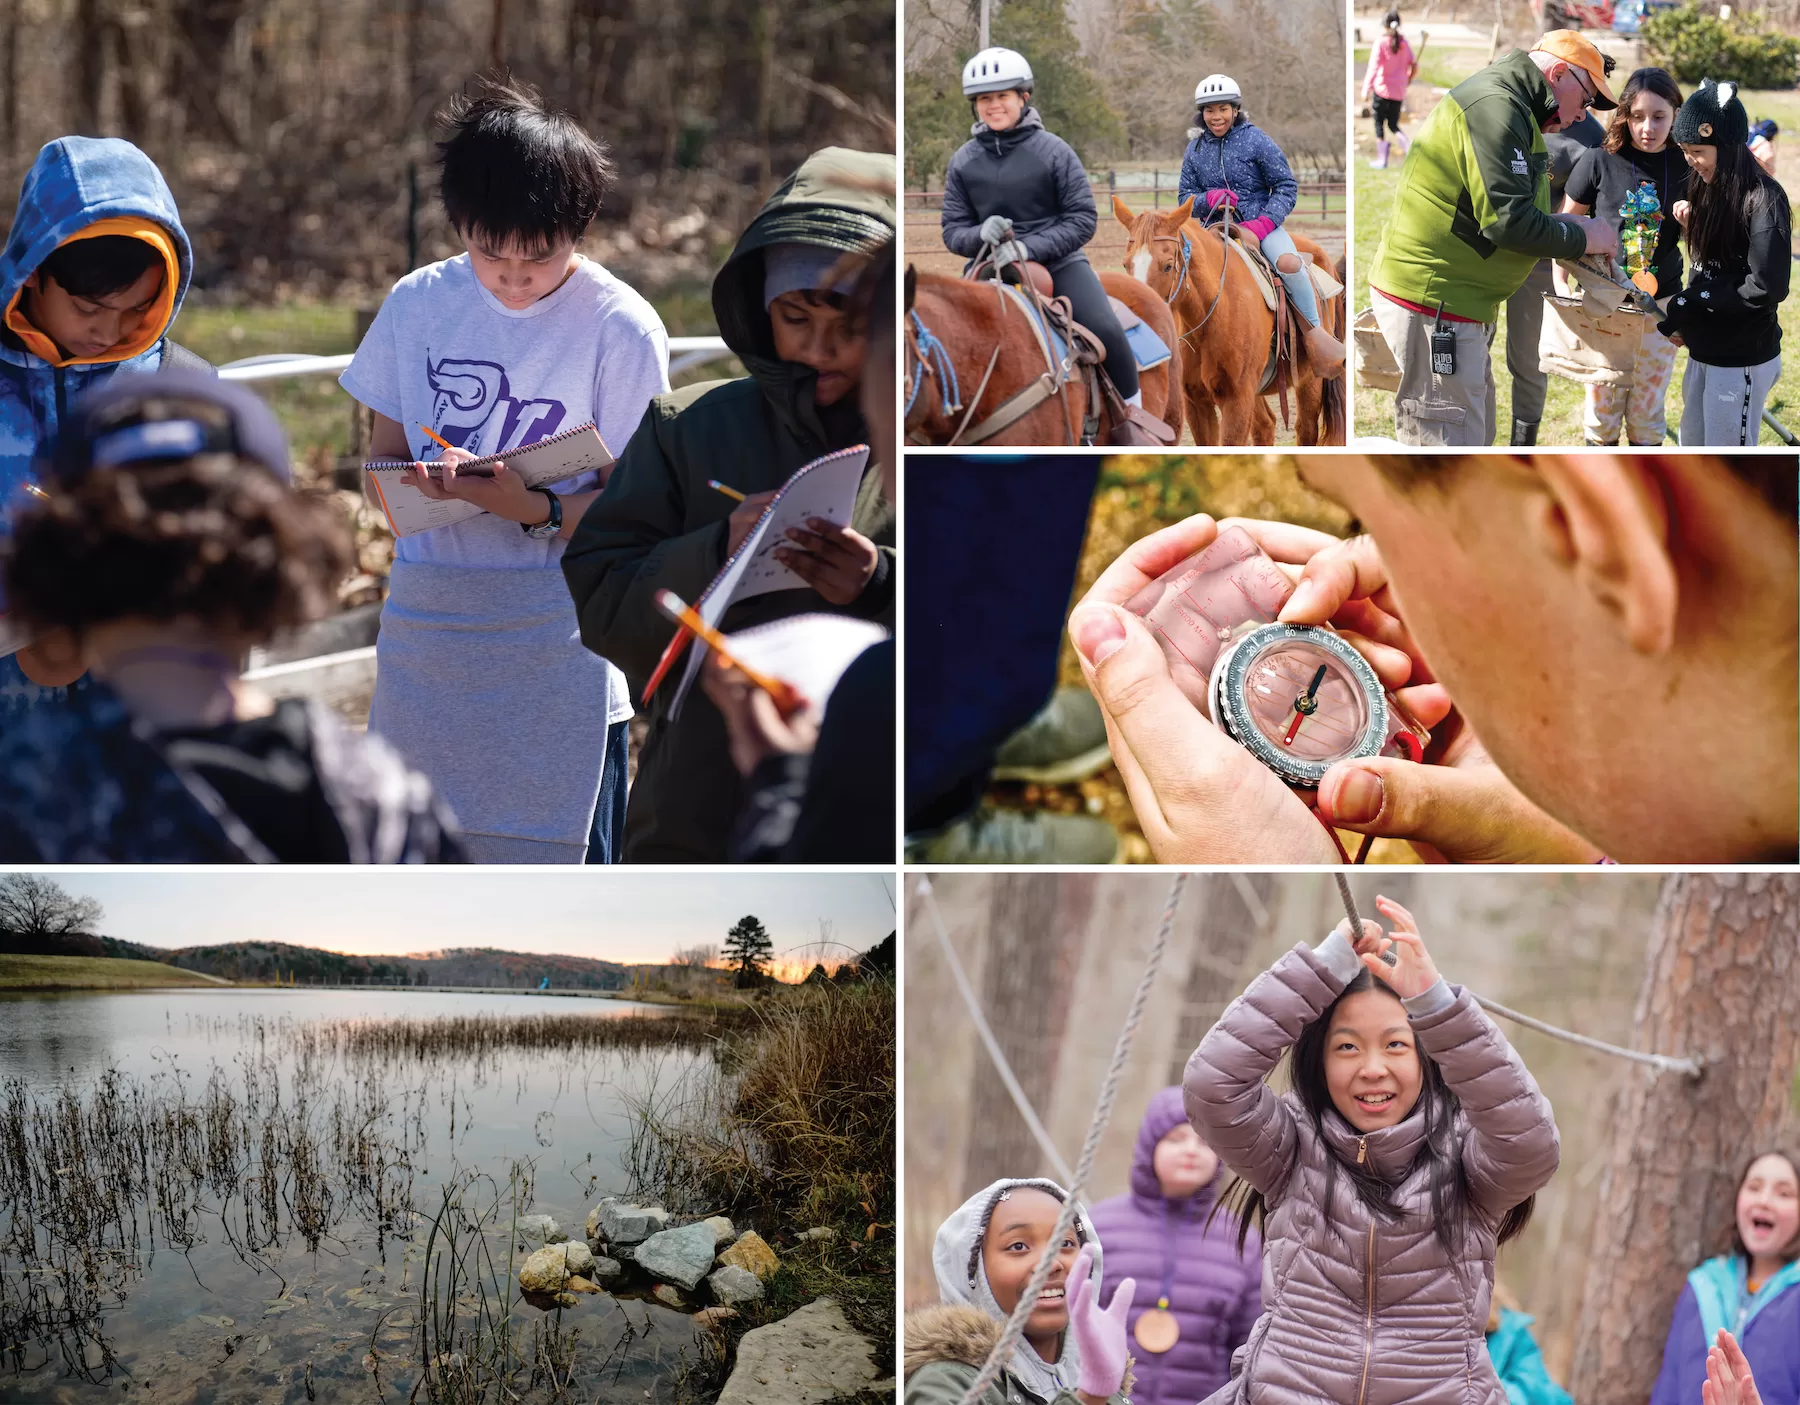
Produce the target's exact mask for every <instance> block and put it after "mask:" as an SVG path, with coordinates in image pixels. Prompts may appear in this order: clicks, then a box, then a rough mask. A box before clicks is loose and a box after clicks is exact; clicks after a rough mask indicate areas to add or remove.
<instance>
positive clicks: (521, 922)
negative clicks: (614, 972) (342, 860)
mask: <svg viewBox="0 0 1800 1405" xmlns="http://www.w3.org/2000/svg"><path fill="white" fill-rule="evenodd" d="M53 876H54V878H55V880H56V882H58V883H60V884H61V885H62V886H63V887H64V888H66V889H67V890H68V891H69V892H71V893H75V894H78V895H81V896H86V897H93V898H95V899H96V900H98V901H99V903H100V905H101V906H102V907H103V908H104V909H105V916H104V918H103V919H102V920H101V921H100V922H99V923H98V924H96V930H98V931H99V932H101V933H102V934H104V935H106V936H110V937H121V938H124V939H125V940H127V941H134V942H142V943H144V944H145V945H146V946H157V947H178V946H207V945H212V944H214V943H218V942H233V941H271V942H291V943H293V944H295V945H297V946H315V947H325V948H328V949H329V950H332V951H344V952H353V953H357V954H360V955H368V956H374V955H383V956H397V955H404V954H406V953H408V952H418V951H438V950H442V949H444V948H447V947H458V946H486V947H499V948H502V949H504V950H507V951H530V952H540V953H556V954H561V955H568V956H589V957H596V958H599V959H602V960H607V961H625V962H634V961H641V962H661V961H666V960H667V959H668V958H669V956H670V954H671V953H673V952H674V951H676V950H678V949H680V948H682V947H688V946H694V945H698V944H701V943H710V944H717V943H720V942H722V941H724V939H725V932H726V930H727V929H728V928H729V927H730V926H731V925H732V924H733V923H734V922H736V921H737V920H738V918H740V917H743V916H745V915H747V914H749V915H754V916H756V917H758V918H760V919H761V920H762V924H763V926H765V927H766V928H768V929H769V933H770V935H771V936H772V937H773V938H774V941H775V953H776V958H777V960H780V959H781V958H782V957H783V955H784V954H785V953H792V952H795V951H797V950H800V949H810V948H814V947H816V946H817V944H818V942H819V935H820V933H819V923H820V921H821V919H823V920H825V921H828V922H831V923H833V924H834V926H835V930H834V932H833V933H832V937H833V940H835V941H837V942H841V943H843V944H844V946H846V947H849V948H851V949H853V950H854V951H865V950H867V949H868V948H869V947H871V946H873V945H874V944H875V943H876V942H878V941H880V940H881V939H882V938H883V937H885V936H886V935H887V934H888V933H889V932H891V931H893V930H894V928H895V926H896V925H897V923H896V921H895V916H894V904H893V900H892V894H893V884H894V880H893V877H892V876H891V875H888V874H866V873H865V874H808V873H790V874H765V873H745V872H741V871H739V872H727V873H704V872H702V873H696V872H693V871H691V870H690V871H682V872H674V871H671V872H667V873H645V872H632V873H620V872H616V871H614V872H608V871H605V870H600V869H580V868H568V869H556V870H538V871H535V872H530V873H519V872H507V871H500V870H495V869H492V868H468V869H457V868H419V869H384V870H379V871H376V870H358V869H339V870H335V871H332V872H310V873H302V872H297V871H294V870H291V869H263V870H257V871H251V872H214V873H170V872H167V871H157V870H143V869H136V870H124V871H113V872H102V873H87V872H69V873H59V874H55V875H53ZM819 954H822V955H824V956H825V957H826V959H827V960H828V961H829V960H831V959H832V955H833V953H832V952H830V951H826V952H822V953H819ZM835 954H836V957H837V958H838V959H844V958H846V957H848V956H849V955H850V952H848V951H843V950H839V951H837V952H836V953H835ZM789 959H792V958H791V957H790V958H789Z"/></svg>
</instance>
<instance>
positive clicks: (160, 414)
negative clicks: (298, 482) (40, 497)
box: [44, 371, 293, 483]
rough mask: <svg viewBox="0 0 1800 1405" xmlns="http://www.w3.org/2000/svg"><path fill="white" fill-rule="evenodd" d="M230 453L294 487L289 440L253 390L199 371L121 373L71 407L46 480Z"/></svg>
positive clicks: (50, 456) (58, 434)
mask: <svg viewBox="0 0 1800 1405" xmlns="http://www.w3.org/2000/svg"><path fill="white" fill-rule="evenodd" d="M196 454H234V455H236V456H237V457H238V458H241V459H247V460H249V461H250V462H252V463H258V464H261V465H262V466H263V467H264V468H266V469H268V470H269V472H270V473H272V474H274V475H275V476H276V477H277V478H278V479H280V480H281V481H282V482H283V483H291V482H293V470H292V468H291V467H290V466H289V464H288V452H287V436H286V435H285V434H283V433H282V432H281V425H280V423H279V422H278V421H277V420H276V418H275V415H274V413H273V412H272V411H271V410H270V409H269V407H268V406H267V405H265V404H264V403H263V402H262V400H261V399H260V398H259V397H258V396H257V395H256V394H255V392H253V391H249V390H245V389H244V388H243V387H242V386H238V385H233V384H232V383H231V382H229V381H222V380H219V379H218V378H217V377H215V376H210V375H207V374H206V373H205V372H204V371H157V372H155V373H153V374H149V375H140V374H133V373H122V374H119V375H115V376H112V377H110V378H109V379H108V380H107V381H106V383H105V384H103V385H101V386H99V387H98V388H96V389H95V390H92V391H90V392H89V393H88V394H86V395H83V396H82V397H81V398H80V399H79V400H77V401H76V402H75V403H74V404H73V405H72V406H70V408H69V413H68V414H67V415H66V416H65V417H64V419H63V422H62V425H61V427H60V429H59V431H58V433H57V436H56V442H55V443H54V445H52V447H51V450H50V455H49V459H48V462H47V463H46V464H45V465H44V468H45V471H46V475H47V476H49V477H53V478H59V479H61V480H63V481H64V482H70V481H73V480H74V479H76V478H79V477H80V476H81V475H82V474H84V473H86V472H88V471H89V470H90V469H95V468H116V467H118V466H119V465H121V464H137V463H169V462H173V461H177V460H180V459H191V458H193V457H194V456H195V455H196Z"/></svg>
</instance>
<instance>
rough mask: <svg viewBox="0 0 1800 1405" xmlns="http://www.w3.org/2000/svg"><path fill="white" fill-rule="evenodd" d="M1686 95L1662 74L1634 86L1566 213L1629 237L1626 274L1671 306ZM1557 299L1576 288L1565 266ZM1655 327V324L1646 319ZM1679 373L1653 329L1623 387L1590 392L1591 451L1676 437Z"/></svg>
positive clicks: (1572, 176) (1637, 78) (1644, 74)
mask: <svg viewBox="0 0 1800 1405" xmlns="http://www.w3.org/2000/svg"><path fill="white" fill-rule="evenodd" d="M1680 108H1681V89H1679V88H1678V87H1676V86H1675V80H1674V79H1673V78H1671V77H1670V76H1669V75H1668V74H1667V73H1665V72H1664V71H1663V70H1662V69H1660V68H1640V69H1638V70H1637V72H1635V73H1633V74H1632V75H1631V77H1630V78H1629V79H1627V80H1626V82H1625V88H1624V91H1623V92H1621V93H1620V94H1619V105H1618V107H1616V108H1615V109H1614V110H1613V114H1612V121H1611V123H1610V124H1609V125H1608V126H1607V129H1606V137H1605V139H1604V140H1603V141H1602V142H1601V144H1600V145H1599V146H1597V147H1594V148H1593V149H1591V150H1590V151H1587V152H1586V153H1584V154H1583V155H1582V157H1581V159H1580V160H1579V161H1577V162H1576V163H1575V169H1574V170H1573V171H1571V172H1570V173H1569V183H1568V185H1567V186H1565V187H1564V190H1563V212H1564V213H1565V214H1575V215H1586V214H1593V215H1597V216H1598V217H1599V218H1601V219H1603V220H1605V221H1606V222H1607V223H1609V224H1610V225H1612V227H1613V228H1614V229H1616V230H1617V231H1618V232H1619V248H1620V266H1621V268H1622V271H1623V272H1624V273H1625V274H1626V276H1628V277H1629V278H1630V279H1631V280H1632V282H1634V283H1636V284H1637V285H1638V286H1639V287H1640V288H1643V289H1644V290H1645V291H1646V292H1648V293H1650V294H1651V296H1653V297H1654V298H1655V299H1656V300H1657V301H1658V302H1660V303H1665V304H1666V303H1667V302H1668V300H1669V299H1670V298H1671V297H1673V296H1674V295H1675V294H1676V293H1677V292H1678V291H1679V290H1680V288H1681V273H1682V268H1681V226H1680V225H1678V224H1677V223H1676V222H1675V219H1674V218H1673V212H1674V209H1675V202H1676V201H1678V200H1685V199H1686V198H1687V176H1688V167H1687V162H1686V160H1685V159H1683V157H1682V155H1681V152H1680V151H1679V150H1677V149H1676V146H1675V143H1674V141H1672V140H1671V139H1670V136H1669V133H1670V129H1671V128H1672V127H1673V126H1674V123H1675V114H1676V112H1677V111H1679V110H1680ZM1552 276H1553V280H1554V281H1555V283H1556V285H1557V291H1558V292H1561V293H1564V294H1565V295H1566V294H1567V293H1568V291H1569V289H1568V279H1567V277H1566V276H1565V275H1564V274H1563V272H1562V269H1561V268H1560V266H1559V267H1557V268H1556V269H1555V271H1554V273H1553V275H1552ZM1643 320H1644V321H1645V322H1646V324H1648V322H1649V321H1650V319H1648V318H1645V319H1643ZM1674 372H1675V345H1674V343H1673V342H1671V341H1670V340H1669V339H1668V338H1667V337H1665V336H1663V335H1662V334H1661V333H1660V332H1658V331H1657V330H1656V328H1655V327H1654V326H1650V325H1646V326H1645V328H1644V334H1643V340H1642V341H1641V342H1639V344H1638V352H1637V356H1636V358H1635V359H1634V360H1633V362H1632V366H1631V372H1630V374H1629V375H1628V376H1627V377H1626V379H1624V380H1623V381H1621V382H1620V383H1619V384H1617V385H1590V386H1588V388H1587V404H1586V406H1585V407H1584V409H1583V411H1582V416H1581V425H1582V434H1583V435H1584V436H1585V438H1586V440H1587V442H1588V443H1589V444H1617V443H1618V442H1619V429H1620V426H1621V425H1623V427H1624V429H1625V438H1626V441H1627V442H1628V443H1630V444H1634V445H1646V444H1660V443H1662V442H1663V438H1664V436H1665V435H1666V434H1667V432H1668V426H1667V422H1666V420H1665V417H1664V413H1663V400H1664V398H1665V397H1666V396H1667V394H1668V390H1669V381H1670V379H1671V378H1672V377H1673V375H1674Z"/></svg>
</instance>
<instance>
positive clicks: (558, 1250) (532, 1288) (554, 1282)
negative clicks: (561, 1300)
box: [519, 1244, 569, 1293]
mask: <svg viewBox="0 0 1800 1405" xmlns="http://www.w3.org/2000/svg"><path fill="white" fill-rule="evenodd" d="M568 1276H569V1261H568V1256H567V1255H566V1253H565V1252H564V1246H563V1245H561V1244H547V1245H545V1246H544V1247H543V1248H542V1249H538V1250H536V1251H534V1252H533V1253H532V1254H531V1256H530V1257H528V1258H527V1259H526V1260H525V1262H524V1263H523V1264H521V1265H520V1266H519V1288H520V1290H521V1291H523V1292H526V1293H557V1292H561V1291H562V1285H563V1282H564V1280H566V1279H567V1278H568Z"/></svg>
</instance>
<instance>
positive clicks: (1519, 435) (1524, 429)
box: [1512, 420, 1538, 446]
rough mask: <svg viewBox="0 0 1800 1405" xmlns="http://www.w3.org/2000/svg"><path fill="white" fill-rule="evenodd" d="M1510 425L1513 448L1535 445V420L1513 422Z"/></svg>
mask: <svg viewBox="0 0 1800 1405" xmlns="http://www.w3.org/2000/svg"><path fill="white" fill-rule="evenodd" d="M1512 424H1513V428H1512V443H1513V444H1514V445H1515V446H1517V445H1520V444H1535V443H1537V432H1538V422H1537V421H1536V420H1514V421H1513V422H1512Z"/></svg>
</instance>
